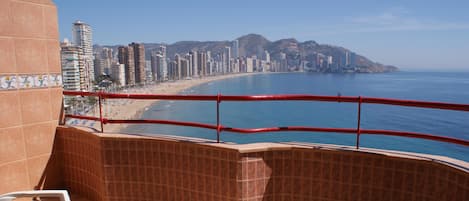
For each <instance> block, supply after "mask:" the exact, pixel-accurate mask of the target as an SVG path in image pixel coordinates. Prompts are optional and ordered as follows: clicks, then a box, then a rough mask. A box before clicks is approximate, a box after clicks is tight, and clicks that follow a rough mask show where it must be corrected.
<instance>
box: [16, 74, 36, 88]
mask: <svg viewBox="0 0 469 201" xmlns="http://www.w3.org/2000/svg"><path fill="white" fill-rule="evenodd" d="M18 83H19V86H20V87H19V88H20V89H29V88H33V87H34V77H33V75H20V76H19V80H18Z"/></svg>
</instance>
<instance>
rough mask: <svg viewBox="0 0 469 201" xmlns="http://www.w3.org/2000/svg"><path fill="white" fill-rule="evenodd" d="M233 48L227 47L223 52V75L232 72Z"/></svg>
mask: <svg viewBox="0 0 469 201" xmlns="http://www.w3.org/2000/svg"><path fill="white" fill-rule="evenodd" d="M230 55H231V48H230V47H225V49H224V50H223V64H224V67H223V74H225V73H229V72H231V58H230Z"/></svg>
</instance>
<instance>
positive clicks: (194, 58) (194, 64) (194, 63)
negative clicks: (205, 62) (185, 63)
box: [189, 51, 199, 77]
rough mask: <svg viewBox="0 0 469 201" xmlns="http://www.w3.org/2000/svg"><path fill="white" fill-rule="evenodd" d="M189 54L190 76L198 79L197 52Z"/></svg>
mask: <svg viewBox="0 0 469 201" xmlns="http://www.w3.org/2000/svg"><path fill="white" fill-rule="evenodd" d="M189 54H190V55H191V58H192V61H191V63H192V66H191V71H192V76H193V77H198V76H199V73H198V72H199V71H198V69H199V67H198V62H197V51H190V52H189Z"/></svg>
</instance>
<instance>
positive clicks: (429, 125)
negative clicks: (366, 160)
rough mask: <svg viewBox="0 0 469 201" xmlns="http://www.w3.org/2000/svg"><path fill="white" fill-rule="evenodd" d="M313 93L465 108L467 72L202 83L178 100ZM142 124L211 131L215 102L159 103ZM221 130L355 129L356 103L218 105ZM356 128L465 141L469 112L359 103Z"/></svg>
mask: <svg viewBox="0 0 469 201" xmlns="http://www.w3.org/2000/svg"><path fill="white" fill-rule="evenodd" d="M218 93H220V94H222V95H264V94H313V95H332V96H336V95H338V94H340V95H341V96H366V97H382V98H393V99H409V100H422V101H442V102H450V103H463V104H469V73H456V72H395V73H383V74H317V73H266V74H253V75H246V76H241V77H236V78H230V79H224V80H218V81H213V82H209V83H204V84H202V85H199V86H196V87H193V88H190V89H187V90H185V91H182V92H181V94H207V95H216V94H218ZM142 118H143V119H165V120H179V121H191V122H201V123H207V124H216V102H203V101H199V102H197V101H160V102H157V103H155V104H154V105H152V106H151V107H150V108H148V109H147V110H146V111H145V112H144V113H143V115H142ZM220 121H221V124H222V125H223V126H227V127H238V128H261V127H283V126H314V127H333V128H356V126H357V104H356V103H337V102H315V101H263V102H221V103H220ZM360 126H361V128H362V129H385V130H398V131H413V132H421V133H428V134H434V135H441V136H449V137H453V138H459V139H464V140H469V112H460V111H448V110H438V109H422V108H412V107H401V106H389V105H379V104H363V105H362V112H361V125H360ZM124 132H128V133H139V134H145V135H152V134H166V135H178V136H188V137H196V138H202V139H207V140H215V139H216V131H215V130H208V129H202V128H190V127H180V126H169V125H157V124H153V125H132V126H129V127H127V128H126V130H124ZM220 137H221V138H220V139H221V140H222V141H224V142H233V143H239V144H245V143H255V142H311V143H326V144H336V145H348V146H355V142H356V136H355V135H350V134H341V133H318V132H272V133H257V134H239V133H231V132H222V133H221V135H220ZM360 146H361V147H368V148H379V149H389V150H398V151H407V152H416V153H427V154H435V155H443V156H449V157H452V158H456V159H460V160H464V161H469V147H465V146H461V145H455V144H450V143H443V142H435V141H430V140H423V139H415V138H407V137H394V136H384V135H361V138H360Z"/></svg>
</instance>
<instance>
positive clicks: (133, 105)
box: [93, 73, 262, 132]
mask: <svg viewBox="0 0 469 201" xmlns="http://www.w3.org/2000/svg"><path fill="white" fill-rule="evenodd" d="M257 74H262V73H238V74H228V75H220V76H213V77H204V78H196V79H191V80H178V81H174V82H163V83H159V84H155V85H149V86H145V87H142V88H137V89H132V90H129V91H127V92H123V91H120V92H117V93H140V94H178V93H180V92H181V91H183V90H186V89H189V88H192V87H195V86H198V85H201V84H205V83H209V82H212V81H217V80H223V79H229V78H235V77H241V76H248V75H257ZM109 101H111V102H105V103H104V104H103V117H105V118H106V117H107V118H109V117H112V119H136V118H138V117H140V116H141V115H142V114H143V112H145V110H146V109H148V107H150V106H151V105H153V104H155V103H157V102H159V100H119V99H117V100H109ZM128 125H129V124H105V125H104V131H105V132H121V131H122V130H123V129H125V128H126V127H127V126H128ZM93 127H94V128H95V129H97V130H100V129H101V128H100V123H99V122H96V123H95V124H94V126H93Z"/></svg>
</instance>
